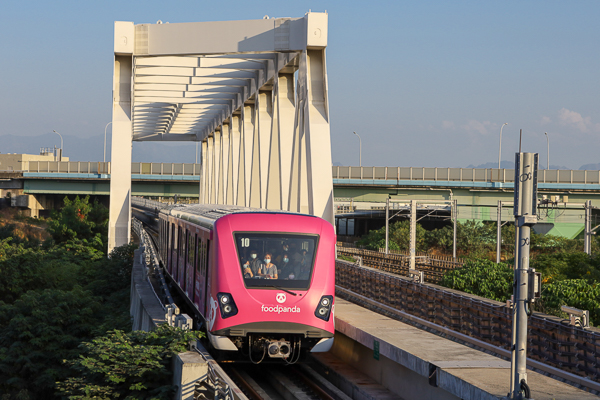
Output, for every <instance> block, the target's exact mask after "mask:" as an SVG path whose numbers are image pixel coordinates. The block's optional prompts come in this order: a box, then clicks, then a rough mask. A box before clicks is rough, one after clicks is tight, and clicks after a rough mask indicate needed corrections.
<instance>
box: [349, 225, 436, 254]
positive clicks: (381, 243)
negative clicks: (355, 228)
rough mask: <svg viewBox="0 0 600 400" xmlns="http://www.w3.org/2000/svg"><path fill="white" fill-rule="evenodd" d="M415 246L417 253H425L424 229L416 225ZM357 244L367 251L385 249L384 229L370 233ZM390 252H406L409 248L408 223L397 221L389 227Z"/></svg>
mask: <svg viewBox="0 0 600 400" xmlns="http://www.w3.org/2000/svg"><path fill="white" fill-rule="evenodd" d="M416 232H417V235H416V240H415V246H416V249H417V251H426V249H427V244H426V240H425V232H426V231H425V229H424V228H423V227H422V226H421V225H420V224H417V229H416ZM358 244H359V245H361V246H365V247H366V248H367V249H369V250H379V249H381V248H385V227H382V228H380V229H377V230H372V231H370V232H369V233H368V234H367V235H365V236H363V237H362V238H361V240H359V241H358ZM388 246H389V248H390V250H398V251H408V250H409V248H410V221H398V222H394V223H393V224H390V226H389V243H388Z"/></svg>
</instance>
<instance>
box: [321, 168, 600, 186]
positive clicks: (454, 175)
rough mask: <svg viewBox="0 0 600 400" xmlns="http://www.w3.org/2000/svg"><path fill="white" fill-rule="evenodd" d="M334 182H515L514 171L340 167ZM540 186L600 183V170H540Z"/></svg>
mask: <svg viewBox="0 0 600 400" xmlns="http://www.w3.org/2000/svg"><path fill="white" fill-rule="evenodd" d="M332 172H333V179H369V180H398V181H444V182H448V181H450V182H452V181H455V182H502V183H511V182H514V176H515V170H514V169H504V168H502V169H497V168H422V167H418V168H417V167H341V166H334V167H333V169H332ZM538 183H579V184H599V183H600V171H588V170H584V171H580V170H538Z"/></svg>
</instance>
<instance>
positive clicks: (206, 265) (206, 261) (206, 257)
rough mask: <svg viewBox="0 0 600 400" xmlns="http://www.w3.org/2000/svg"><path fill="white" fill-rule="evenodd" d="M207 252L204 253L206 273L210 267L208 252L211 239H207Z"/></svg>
mask: <svg viewBox="0 0 600 400" xmlns="http://www.w3.org/2000/svg"><path fill="white" fill-rule="evenodd" d="M205 249H206V252H205V253H204V273H205V274H206V270H207V268H208V253H210V240H208V239H207V240H206V247H205Z"/></svg>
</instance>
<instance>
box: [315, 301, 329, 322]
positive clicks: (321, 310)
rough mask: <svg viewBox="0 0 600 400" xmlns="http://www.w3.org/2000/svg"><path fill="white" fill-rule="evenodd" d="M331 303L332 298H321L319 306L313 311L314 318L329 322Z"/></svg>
mask: <svg viewBox="0 0 600 400" xmlns="http://www.w3.org/2000/svg"><path fill="white" fill-rule="evenodd" d="M332 303H333V296H323V297H321V300H320V301H319V305H318V306H317V309H316V310H315V316H316V317H317V318H320V319H322V320H324V321H329V316H330V315H331V306H332Z"/></svg>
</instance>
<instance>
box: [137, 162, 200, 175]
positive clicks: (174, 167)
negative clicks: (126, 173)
mask: <svg viewBox="0 0 600 400" xmlns="http://www.w3.org/2000/svg"><path fill="white" fill-rule="evenodd" d="M201 172H202V165H201V164H184V163H141V162H140V163H131V173H132V174H140V175H198V176H199V175H200V174H201Z"/></svg>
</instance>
